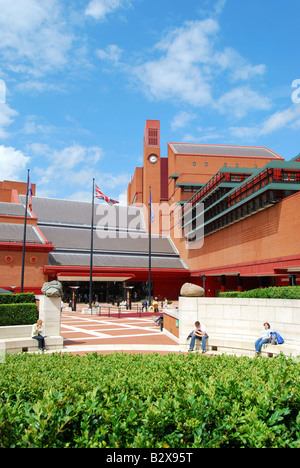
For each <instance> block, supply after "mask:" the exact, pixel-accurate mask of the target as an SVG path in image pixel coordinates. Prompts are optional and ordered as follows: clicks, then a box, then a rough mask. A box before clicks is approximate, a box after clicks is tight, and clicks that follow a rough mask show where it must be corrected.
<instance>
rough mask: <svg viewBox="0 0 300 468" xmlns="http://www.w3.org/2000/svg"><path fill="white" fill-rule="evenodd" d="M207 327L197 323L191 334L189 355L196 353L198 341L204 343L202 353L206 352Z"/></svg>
mask: <svg viewBox="0 0 300 468" xmlns="http://www.w3.org/2000/svg"><path fill="white" fill-rule="evenodd" d="M208 338H209V337H208V335H207V331H206V327H205V326H204V325H201V324H200V322H196V323H195V328H194V331H193V332H192V334H191V343H190V349H189V353H190V352H192V351H194V347H195V342H196V340H200V341H202V353H205V352H206V340H207V339H208Z"/></svg>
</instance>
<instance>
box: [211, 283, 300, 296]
mask: <svg viewBox="0 0 300 468" xmlns="http://www.w3.org/2000/svg"><path fill="white" fill-rule="evenodd" d="M219 297H228V298H234V297H237V298H252V299H300V286H283V287H270V288H264V289H252V290H251V291H243V292H238V291H228V292H221V293H220V294H219Z"/></svg>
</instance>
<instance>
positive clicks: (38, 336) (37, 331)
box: [31, 320, 46, 352]
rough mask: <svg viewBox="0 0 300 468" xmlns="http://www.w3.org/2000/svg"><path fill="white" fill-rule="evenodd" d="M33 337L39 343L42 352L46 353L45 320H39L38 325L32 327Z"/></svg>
mask: <svg viewBox="0 0 300 468" xmlns="http://www.w3.org/2000/svg"><path fill="white" fill-rule="evenodd" d="M31 337H32V339H33V340H37V341H38V345H39V351H40V352H43V351H46V347H45V336H44V335H43V320H38V321H37V323H35V324H34V325H33V326H32V333H31Z"/></svg>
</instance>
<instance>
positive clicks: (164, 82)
mask: <svg viewBox="0 0 300 468" xmlns="http://www.w3.org/2000/svg"><path fill="white" fill-rule="evenodd" d="M218 29H219V26H218V23H217V22H216V21H215V20H213V19H207V20H203V21H191V22H186V23H185V24H184V26H183V27H181V28H178V29H175V30H174V31H173V32H171V33H170V34H168V35H167V37H166V38H165V39H164V40H162V41H161V42H159V43H158V44H156V46H155V48H154V50H155V51H159V53H161V56H160V58H158V59H156V60H152V61H148V62H145V63H144V64H143V65H140V66H137V67H136V68H135V69H134V74H135V76H136V77H138V79H139V80H140V82H141V83H142V85H143V87H144V89H145V90H146V92H147V94H148V95H149V96H150V97H152V98H154V99H159V100H166V99H175V100H180V101H184V102H187V103H188V104H190V105H193V106H204V105H207V104H208V103H210V102H211V99H212V96H211V85H210V82H209V79H208V77H209V76H210V69H209V64H210V61H211V54H212V48H213V38H214V37H215V34H216V33H217V31H218Z"/></svg>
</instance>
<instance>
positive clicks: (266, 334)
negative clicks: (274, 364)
mask: <svg viewBox="0 0 300 468" xmlns="http://www.w3.org/2000/svg"><path fill="white" fill-rule="evenodd" d="M270 340H271V325H270V324H269V323H268V322H266V323H264V328H263V331H262V333H261V337H260V338H259V339H258V340H257V341H256V342H255V351H256V354H257V355H258V356H259V355H260V353H261V348H262V347H263V345H264V344H267V343H270Z"/></svg>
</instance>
